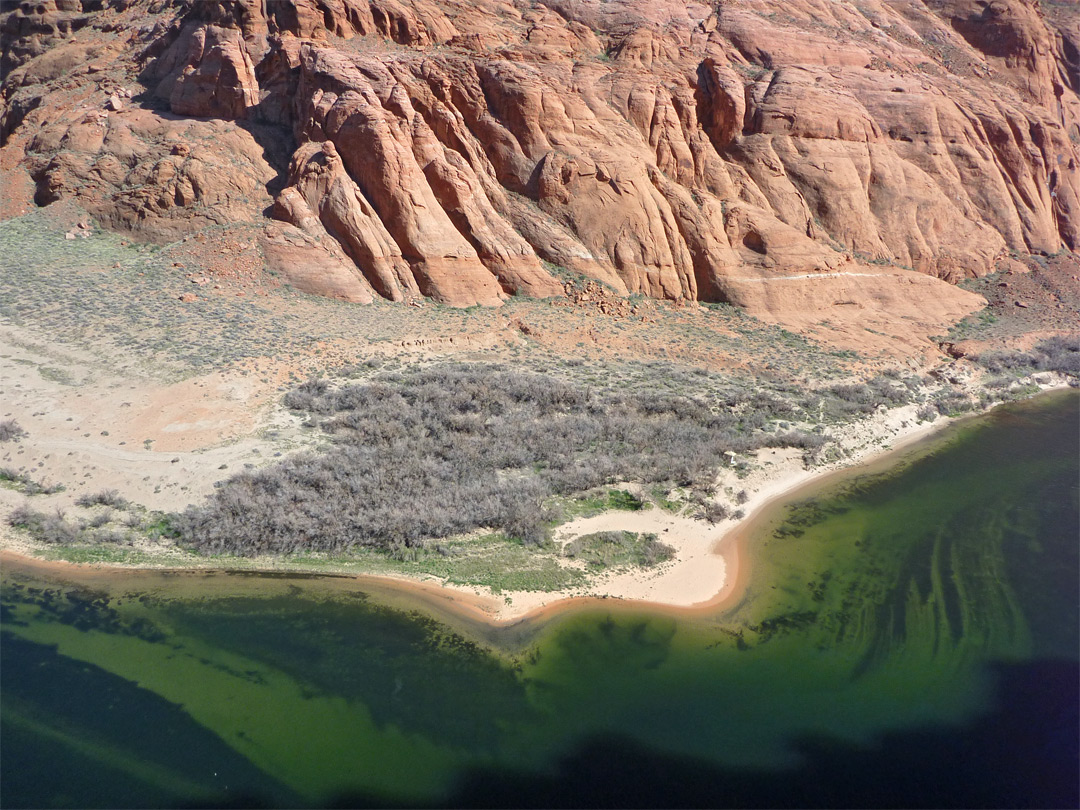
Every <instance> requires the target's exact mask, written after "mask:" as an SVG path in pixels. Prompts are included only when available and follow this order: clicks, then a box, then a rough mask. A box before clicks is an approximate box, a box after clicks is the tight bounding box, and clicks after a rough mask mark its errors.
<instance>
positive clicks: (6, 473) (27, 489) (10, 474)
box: [0, 467, 66, 495]
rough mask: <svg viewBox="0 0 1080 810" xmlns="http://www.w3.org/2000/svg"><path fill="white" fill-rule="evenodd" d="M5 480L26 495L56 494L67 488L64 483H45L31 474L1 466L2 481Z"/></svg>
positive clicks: (0, 476)
mask: <svg viewBox="0 0 1080 810" xmlns="http://www.w3.org/2000/svg"><path fill="white" fill-rule="evenodd" d="M3 481H6V482H8V483H10V484H13V485H14V486H15V488H16V489H18V490H19V491H20V492H22V493H23V494H24V495H54V494H56V493H57V492H63V491H64V490H65V489H66V487H65V486H64V485H63V484H44V483H41V482H39V481H35V480H34V479H33V478H31V477H30V476H29V475H26V474H25V473H21V472H19V471H18V470H13V469H11V468H10V467H0V482H3Z"/></svg>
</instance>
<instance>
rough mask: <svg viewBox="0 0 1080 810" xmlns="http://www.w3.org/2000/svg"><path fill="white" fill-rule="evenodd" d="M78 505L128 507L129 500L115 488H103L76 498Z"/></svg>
mask: <svg viewBox="0 0 1080 810" xmlns="http://www.w3.org/2000/svg"><path fill="white" fill-rule="evenodd" d="M75 505H76V506H98V505H100V506H111V507H113V508H114V509H126V508H127V506H128V502H127V501H126V500H124V498H122V497H120V493H119V492H117V491H116V490H115V489H103V490H101V491H100V492H95V493H93V494H91V493H89V492H88V493H86V494H85V495H80V496H79V497H78V498H76V499H75Z"/></svg>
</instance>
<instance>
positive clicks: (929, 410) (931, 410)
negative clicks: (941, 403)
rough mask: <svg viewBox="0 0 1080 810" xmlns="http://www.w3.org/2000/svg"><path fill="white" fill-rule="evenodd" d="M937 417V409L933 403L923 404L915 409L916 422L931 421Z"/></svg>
mask: <svg viewBox="0 0 1080 810" xmlns="http://www.w3.org/2000/svg"><path fill="white" fill-rule="evenodd" d="M937 418H938V410H937V408H935V407H934V406H933V405H929V404H928V405H923V406H922V407H921V408H919V410H917V411H915V419H916V421H918V422H933V421H934V420H935V419H937Z"/></svg>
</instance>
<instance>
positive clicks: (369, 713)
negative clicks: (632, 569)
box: [0, 392, 1080, 807]
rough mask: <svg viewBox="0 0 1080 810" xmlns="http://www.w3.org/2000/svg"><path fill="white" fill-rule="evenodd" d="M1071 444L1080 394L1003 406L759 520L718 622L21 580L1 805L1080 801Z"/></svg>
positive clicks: (13, 620)
mask: <svg viewBox="0 0 1080 810" xmlns="http://www.w3.org/2000/svg"><path fill="white" fill-rule="evenodd" d="M1078 448H1080V396H1078V395H1077V394H1076V392H1068V393H1064V394H1057V395H1053V396H1048V397H1043V398H1041V399H1040V400H1039V401H1037V402H1033V403H1025V404H1021V405H1017V406H1009V407H1004V408H1000V409H997V410H996V411H994V412H993V413H991V414H990V415H988V416H985V417H981V418H979V419H978V420H974V421H972V422H969V423H966V424H965V425H963V426H961V427H960V428H959V429H955V430H952V431H951V432H950V433H949V434H948V435H947V436H946V437H945V438H943V439H942V440H941V441H939V442H937V443H936V444H935V445H934V446H933V448H932V449H930V450H925V449H924V450H922V451H920V452H919V453H918V454H916V455H917V457H913V458H909V459H908V460H906V461H905V462H903V463H901V464H900V465H899V466H895V467H894V468H892V469H890V470H887V471H884V472H873V471H871V472H870V473H867V474H863V475H859V476H857V477H849V478H847V479H846V480H844V481H841V482H839V483H837V484H834V485H833V486H832V488H831V489H828V490H825V491H822V492H819V493H817V494H815V496H814V497H813V498H812V499H809V500H805V501H803V502H801V503H797V504H794V505H792V506H789V507H788V508H786V509H785V510H783V511H782V512H779V513H778V514H777V515H775V516H774V517H773V519H771V520H770V521H767V522H765V523H763V524H762V525H760V526H759V527H758V529H757V534H756V535H755V536H754V537H753V538H752V540H751V541H750V545H751V551H750V558H751V559H750V561H749V565H750V566H751V568H750V570H751V578H750V582H749V584H748V586H747V588H746V590H745V592H744V593H743V594H742V596H741V598H740V600H739V601H738V604H736V605H733V606H729V607H728V608H726V609H725V610H721V611H717V613H716V614H715V615H711V616H696V617H693V618H676V617H673V616H668V615H659V614H648V613H643V612H640V611H638V610H634V609H630V608H626V607H619V606H614V607H612V608H610V609H599V608H592V609H583V610H578V611H574V612H567V613H563V614H561V615H560V616H559V617H558V618H556V619H553V620H551V621H549V622H548V623H547V624H545V625H543V626H536V625H531V624H521V625H517V626H515V627H512V628H505V629H500V630H496V629H492V628H484V627H479V626H472V625H469V624H467V623H465V622H464V621H463V620H452V619H449V618H447V619H445V620H443V621H440V620H436V619H433V618H430V617H429V615H427V614H423V613H420V612H417V611H410V610H408V609H405V608H404V607H403V605H404V603H402V602H400V598H399V600H398V601H396V602H395V601H394V600H393V599H392V598H391V597H389V596H388V595H387V594H386V593H383V592H380V591H378V590H376V589H373V588H371V587H368V586H363V585H358V584H357V583H355V582H352V581H350V580H341V579H335V578H325V577H318V578H310V577H309V578H297V577H253V576H250V575H246V576H243V575H235V574H234V575H229V574H216V575H204V574H191V573H188V574H162V573H132V572H125V573H120V574H103V573H100V572H99V573H95V574H86V575H82V574H80V575H78V576H79V577H80V580H79V581H77V582H76V581H74V580H70V579H68V580H58V579H49V578H48V577H47V576H45V575H43V574H41V573H40V572H35V571H33V570H30V569H25V568H19V567H16V566H7V567H6V568H5V570H4V572H3V591H2V596H3V601H2V608H3V614H2V619H3V625H2V626H3V632H2V634H0V639H2V659H0V665H2V681H0V698H2V714H0V724H2V740H0V742H2V749H0V751H2V758H0V802H2V804H3V806H5V807H22V806H43V807H80V806H86V807H136V806H205V805H215V806H216V805H222V804H227V805H231V806H303V805H337V806H350V805H351V806H357V805H377V806H387V805H395V804H399V805H423V804H434V805H487V806H589V805H625V806H908V807H914V806H928V807H941V806H964V807H969V806H1030V807H1067V806H1073V807H1075V806H1077V804H1078V802H1080V797H1078V795H1077V783H1078V780H1080V767H1078V751H1077V739H1078V737H1080V720H1078V708H1077V692H1078V687H1080V668H1078V653H1077V650H1078V647H1080V633H1078V613H1080V608H1078V605H1080V588H1078V582H1080V561H1078V547H1080V541H1078V538H1080V525H1078V522H1080V518H1078V515H1080V495H1078V484H1080V470H1078V455H1080V454H1078ZM66 576H70V575H66ZM388 599H390V601H391V602H392V603H393V605H394V606H393V607H391V606H389V605H388V604H387V600H388Z"/></svg>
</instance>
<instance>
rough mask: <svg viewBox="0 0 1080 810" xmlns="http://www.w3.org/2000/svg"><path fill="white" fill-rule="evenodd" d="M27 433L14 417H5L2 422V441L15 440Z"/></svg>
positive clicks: (0, 431)
mask: <svg viewBox="0 0 1080 810" xmlns="http://www.w3.org/2000/svg"><path fill="white" fill-rule="evenodd" d="M25 435H26V431H25V430H23V429H22V427H21V426H20V425H19V423H18V422H16V421H15V420H14V419H5V420H4V421H2V422H0V442H13V441H17V440H19V439H21V438H22V437H23V436H25Z"/></svg>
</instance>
